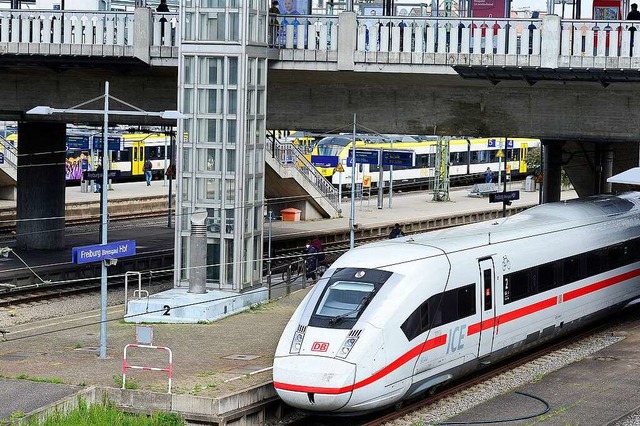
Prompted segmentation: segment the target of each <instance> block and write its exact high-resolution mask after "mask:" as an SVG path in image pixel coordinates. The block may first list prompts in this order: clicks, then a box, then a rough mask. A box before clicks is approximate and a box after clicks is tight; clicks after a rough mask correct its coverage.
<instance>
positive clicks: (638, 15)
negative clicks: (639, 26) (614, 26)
mask: <svg viewBox="0 0 640 426" xmlns="http://www.w3.org/2000/svg"><path fill="white" fill-rule="evenodd" d="M627 20H628V21H640V11H638V4H637V3H633V4H632V5H631V11H630V12H629V13H628V14H627ZM629 32H630V33H631V34H630V36H631V37H630V38H631V40H629V44H630V49H631V50H630V52H629V56H633V44H634V41H635V40H634V39H635V36H636V27H635V26H634V25H630V26H629Z"/></svg>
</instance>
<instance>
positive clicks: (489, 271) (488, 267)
mask: <svg viewBox="0 0 640 426" xmlns="http://www.w3.org/2000/svg"><path fill="white" fill-rule="evenodd" d="M478 266H479V274H480V280H479V282H480V289H481V291H482V293H481V297H480V342H479V344H478V358H481V357H483V356H485V355H488V354H490V353H491V349H492V347H493V333H494V330H495V327H494V326H495V300H494V297H493V294H494V286H493V281H494V279H493V277H494V270H493V260H492V259H491V258H489V259H482V260H480V261H479V262H478Z"/></svg>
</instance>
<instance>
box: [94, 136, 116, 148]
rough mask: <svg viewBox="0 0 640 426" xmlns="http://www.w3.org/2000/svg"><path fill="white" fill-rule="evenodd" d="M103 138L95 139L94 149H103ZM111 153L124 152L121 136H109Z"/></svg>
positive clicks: (95, 137) (96, 137)
mask: <svg viewBox="0 0 640 426" xmlns="http://www.w3.org/2000/svg"><path fill="white" fill-rule="evenodd" d="M102 139H103V137H102V136H94V137H93V148H94V149H102ZM108 149H109V151H122V137H121V136H109V146H108Z"/></svg>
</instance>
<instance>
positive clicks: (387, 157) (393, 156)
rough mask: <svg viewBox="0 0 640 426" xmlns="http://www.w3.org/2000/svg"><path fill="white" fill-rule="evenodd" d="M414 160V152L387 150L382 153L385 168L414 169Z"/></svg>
mask: <svg viewBox="0 0 640 426" xmlns="http://www.w3.org/2000/svg"><path fill="white" fill-rule="evenodd" d="M414 158H415V156H414V152H413V151H392V150H386V149H385V150H384V151H382V165H383V166H403V167H413V165H414V163H415V160H414Z"/></svg>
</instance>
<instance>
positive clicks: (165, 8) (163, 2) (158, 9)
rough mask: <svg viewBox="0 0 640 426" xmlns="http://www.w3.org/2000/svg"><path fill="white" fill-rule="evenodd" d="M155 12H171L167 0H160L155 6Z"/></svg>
mask: <svg viewBox="0 0 640 426" xmlns="http://www.w3.org/2000/svg"><path fill="white" fill-rule="evenodd" d="M156 12H171V11H170V10H169V6H167V0H160V4H159V5H158V7H156ZM165 22H166V20H165Z"/></svg>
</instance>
